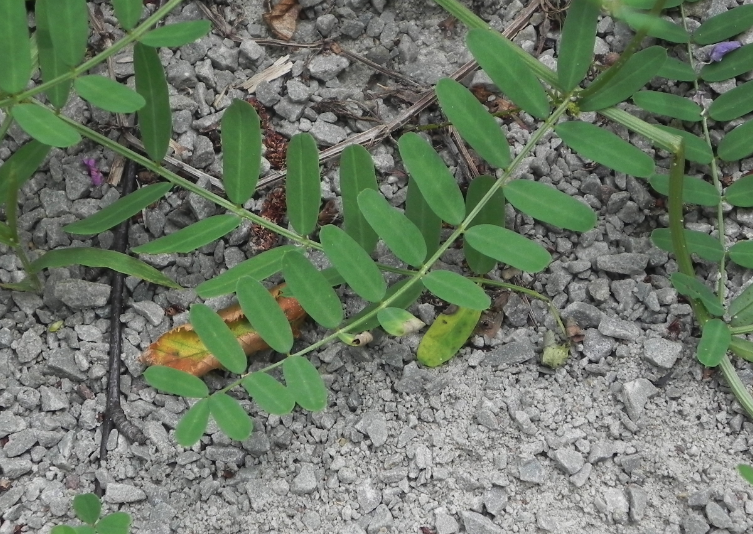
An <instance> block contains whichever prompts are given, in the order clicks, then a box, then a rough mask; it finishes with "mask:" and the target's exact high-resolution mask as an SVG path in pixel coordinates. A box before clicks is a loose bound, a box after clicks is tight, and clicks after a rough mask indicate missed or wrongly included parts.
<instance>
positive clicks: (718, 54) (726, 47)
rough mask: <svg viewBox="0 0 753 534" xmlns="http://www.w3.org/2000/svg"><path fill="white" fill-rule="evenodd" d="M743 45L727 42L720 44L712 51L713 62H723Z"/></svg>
mask: <svg viewBox="0 0 753 534" xmlns="http://www.w3.org/2000/svg"><path fill="white" fill-rule="evenodd" d="M741 46H742V44H740V43H739V42H737V41H725V42H723V43H718V44H717V45H716V46H714V49H713V50H712V51H711V61H717V62H718V61H721V60H722V58H723V57H724V56H726V55H727V54H729V53H730V52H732V51H733V50H737V49H738V48H740V47H741Z"/></svg>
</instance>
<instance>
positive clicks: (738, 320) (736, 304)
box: [728, 285, 753, 327]
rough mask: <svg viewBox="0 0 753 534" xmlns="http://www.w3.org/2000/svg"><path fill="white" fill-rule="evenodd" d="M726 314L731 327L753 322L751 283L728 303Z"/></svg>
mask: <svg viewBox="0 0 753 534" xmlns="http://www.w3.org/2000/svg"><path fill="white" fill-rule="evenodd" d="M728 314H729V316H730V317H731V319H732V320H731V321H730V325H732V326H733V327H738V326H745V325H748V324H751V323H753V285H749V286H748V287H746V288H745V290H744V291H743V292H742V293H740V294H739V295H738V296H737V297H735V299H734V300H733V301H732V302H731V303H730V305H729V310H728Z"/></svg>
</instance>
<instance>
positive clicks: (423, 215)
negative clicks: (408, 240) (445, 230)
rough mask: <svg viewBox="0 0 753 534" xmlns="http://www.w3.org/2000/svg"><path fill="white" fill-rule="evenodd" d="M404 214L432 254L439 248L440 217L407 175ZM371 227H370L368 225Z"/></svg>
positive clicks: (428, 251)
mask: <svg viewBox="0 0 753 534" xmlns="http://www.w3.org/2000/svg"><path fill="white" fill-rule="evenodd" d="M405 216H406V217H408V220H409V221H411V222H412V223H413V224H415V225H416V227H417V228H418V230H419V231H420V232H421V235H422V236H424V242H425V243H426V253H427V255H430V254H434V253H435V252H436V251H437V249H438V248H439V238H440V234H441V233H442V219H440V218H439V217H438V216H437V214H436V213H434V212H433V211H432V209H431V208H430V207H429V205H428V204H427V203H426V199H425V198H424V196H423V195H422V194H421V190H420V189H419V188H418V185H416V181H415V180H414V179H413V177H412V176H409V177H408V194H407V195H406V198H405ZM369 228H371V227H369Z"/></svg>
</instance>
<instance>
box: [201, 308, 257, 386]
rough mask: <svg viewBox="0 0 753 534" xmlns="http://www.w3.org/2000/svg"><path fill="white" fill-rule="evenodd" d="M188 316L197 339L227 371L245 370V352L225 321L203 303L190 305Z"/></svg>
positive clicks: (237, 372)
mask: <svg viewBox="0 0 753 534" xmlns="http://www.w3.org/2000/svg"><path fill="white" fill-rule="evenodd" d="M190 317H191V324H192V325H193V327H194V329H195V330H196V333H197V334H198V336H199V339H201V342H202V343H204V346H205V347H206V348H207V349H209V352H211V353H212V354H214V356H215V358H217V359H218V360H219V361H220V363H221V364H222V365H223V366H224V367H225V368H226V369H227V370H228V371H230V372H232V373H236V374H241V373H243V372H244V371H245V370H246V354H245V353H244V352H243V349H242V348H241V346H240V344H239V343H238V340H236V339H235V336H233V333H232V332H231V331H230V328H228V326H227V324H226V323H225V321H223V320H222V318H221V317H220V316H219V315H217V314H216V313H215V312H214V311H213V310H212V309H211V308H210V307H209V306H206V305H204V304H194V305H193V306H191V310H190Z"/></svg>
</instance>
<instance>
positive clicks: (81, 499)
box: [73, 493, 102, 525]
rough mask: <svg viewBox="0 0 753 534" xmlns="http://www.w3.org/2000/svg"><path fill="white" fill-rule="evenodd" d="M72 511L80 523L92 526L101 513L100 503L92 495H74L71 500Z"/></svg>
mask: <svg viewBox="0 0 753 534" xmlns="http://www.w3.org/2000/svg"><path fill="white" fill-rule="evenodd" d="M73 511H74V512H76V517H78V518H79V519H80V520H81V521H83V522H84V523H88V524H90V525H93V524H94V523H96V522H97V519H99V514H100V513H102V502H101V501H100V500H99V497H97V496H96V495H94V494H93V493H84V494H82V495H76V496H75V497H74V498H73Z"/></svg>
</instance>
